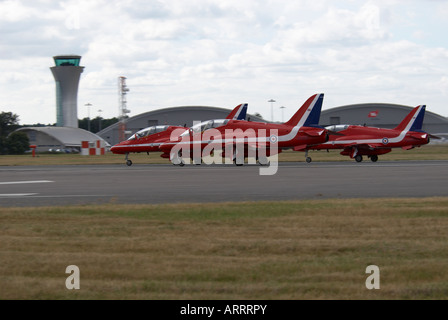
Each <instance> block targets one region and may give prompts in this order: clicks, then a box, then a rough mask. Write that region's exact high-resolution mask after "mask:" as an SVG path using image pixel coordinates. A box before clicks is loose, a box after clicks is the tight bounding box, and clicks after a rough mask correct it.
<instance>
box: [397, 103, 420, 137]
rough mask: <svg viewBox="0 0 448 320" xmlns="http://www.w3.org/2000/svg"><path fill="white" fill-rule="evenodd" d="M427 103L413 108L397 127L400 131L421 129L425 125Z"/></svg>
mask: <svg viewBox="0 0 448 320" xmlns="http://www.w3.org/2000/svg"><path fill="white" fill-rule="evenodd" d="M425 108H426V106H425V105H419V106H417V107H415V108H414V109H412V111H411V112H409V114H408V115H407V116H406V117H405V118H404V119H403V121H401V122H400V124H399V125H398V126H397V127H396V128H395V130H398V131H403V130H406V131H420V130H422V126H423V118H424V116H425Z"/></svg>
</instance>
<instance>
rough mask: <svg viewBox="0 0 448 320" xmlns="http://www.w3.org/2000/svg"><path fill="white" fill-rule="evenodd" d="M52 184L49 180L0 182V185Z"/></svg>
mask: <svg viewBox="0 0 448 320" xmlns="http://www.w3.org/2000/svg"><path fill="white" fill-rule="evenodd" d="M49 182H54V181H50V180H33V181H9V182H0V184H29V183H49Z"/></svg>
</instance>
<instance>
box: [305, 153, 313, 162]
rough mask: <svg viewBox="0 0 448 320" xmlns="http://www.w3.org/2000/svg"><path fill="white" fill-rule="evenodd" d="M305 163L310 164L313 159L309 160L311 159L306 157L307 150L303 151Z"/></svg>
mask: <svg viewBox="0 0 448 320" xmlns="http://www.w3.org/2000/svg"><path fill="white" fill-rule="evenodd" d="M305 161H306V162H307V163H310V162H311V161H313V159H311V157H308V150H306V151H305Z"/></svg>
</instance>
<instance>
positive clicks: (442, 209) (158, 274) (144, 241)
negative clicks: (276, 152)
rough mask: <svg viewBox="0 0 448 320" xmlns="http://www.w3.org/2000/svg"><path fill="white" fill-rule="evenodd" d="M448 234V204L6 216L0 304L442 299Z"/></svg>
mask: <svg viewBox="0 0 448 320" xmlns="http://www.w3.org/2000/svg"><path fill="white" fill-rule="evenodd" d="M447 230H448V198H421V199H376V200H366V199H349V200H324V201H311V200H310V201H294V202H250V203H227V204H222V205H219V207H217V205H216V204H184V205H103V206H93V207H92V206H78V207H56V208H55V207H51V208H34V209H33V208H2V209H0V231H1V232H0V260H1V262H2V263H1V265H0V288H1V289H0V299H2V300H3V299H203V300H206V299H287V300H289V299H446V298H447V297H448V273H447V272H446V270H447V267H448V260H447V257H448V246H447V245H446V244H447V240H448V233H447ZM73 264H74V265H77V266H78V267H79V268H80V272H81V289H80V290H68V289H66V287H65V280H66V277H68V274H65V268H66V267H67V266H68V265H73ZM371 264H374V265H377V266H379V268H380V271H381V278H380V279H381V289H379V290H367V289H366V287H365V280H366V278H367V276H368V275H367V274H366V273H365V269H366V267H367V266H368V265H371Z"/></svg>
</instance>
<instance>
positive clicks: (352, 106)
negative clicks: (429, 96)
mask: <svg viewBox="0 0 448 320" xmlns="http://www.w3.org/2000/svg"><path fill="white" fill-rule="evenodd" d="M415 107H417V105H415V106H413V107H410V106H405V105H401V104H392V103H360V104H349V105H345V106H340V107H334V108H331V109H327V110H322V115H328V114H330V113H338V112H344V111H350V110H353V109H356V110H360V109H369V111H370V109H372V110H374V109H375V108H385V109H391V110H399V111H402V112H405V113H406V114H407V113H409V112H411V110H412V109H413V108H415ZM364 111H365V110H364ZM426 117H431V118H433V117H434V118H435V119H437V120H440V121H442V122H447V121H448V118H445V117H443V116H441V115H439V114H437V113H434V112H430V111H428V110H427V109H426V111H425V118H426Z"/></svg>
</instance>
